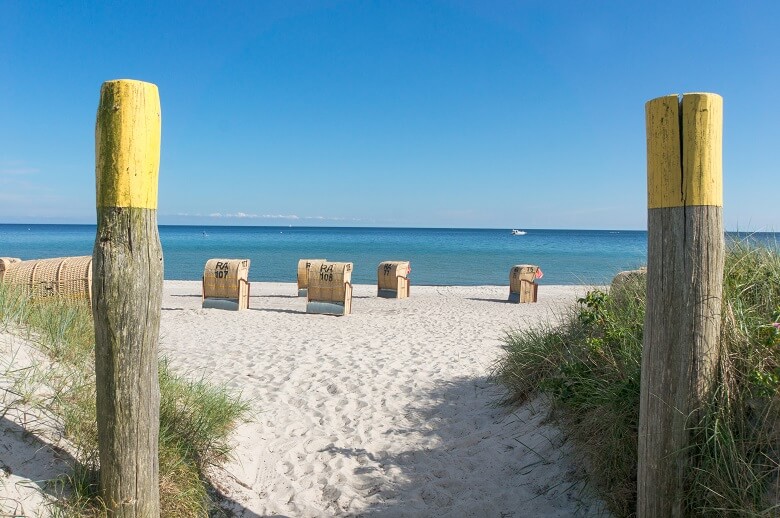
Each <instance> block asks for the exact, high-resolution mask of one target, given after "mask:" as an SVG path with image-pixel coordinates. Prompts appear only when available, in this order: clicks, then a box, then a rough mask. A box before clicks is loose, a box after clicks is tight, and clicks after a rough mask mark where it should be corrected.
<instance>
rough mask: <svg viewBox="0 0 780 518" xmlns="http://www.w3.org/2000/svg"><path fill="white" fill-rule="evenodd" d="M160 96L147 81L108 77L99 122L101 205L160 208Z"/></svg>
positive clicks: (97, 149) (97, 158) (97, 168)
mask: <svg viewBox="0 0 780 518" xmlns="http://www.w3.org/2000/svg"><path fill="white" fill-rule="evenodd" d="M160 137H161V122H160V96H159V93H158V91H157V86H156V85H154V84H152V83H145V82H143V81H134V80H129V79H118V80H114V81H106V82H105V83H103V86H102V87H101V89H100V104H99V105H98V111H97V122H96V123H95V178H96V182H97V206H98V207H136V208H146V209H157V185H158V177H159V172H160Z"/></svg>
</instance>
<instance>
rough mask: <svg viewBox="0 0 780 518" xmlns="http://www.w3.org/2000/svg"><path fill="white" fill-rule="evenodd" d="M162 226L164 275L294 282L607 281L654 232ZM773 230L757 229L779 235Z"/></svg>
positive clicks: (54, 251)
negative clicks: (325, 270) (237, 266)
mask: <svg viewBox="0 0 780 518" xmlns="http://www.w3.org/2000/svg"><path fill="white" fill-rule="evenodd" d="M526 230H527V232H528V233H527V234H526V235H524V236H513V235H512V234H511V232H510V231H509V229H501V230H490V229H411V228H327V227H326V228H323V227H213V226H165V225H161V226H160V241H161V242H162V247H163V254H164V258H165V259H164V260H165V278H166V279H174V280H199V279H200V277H201V275H202V273H203V267H204V265H205V263H206V260H207V259H210V258H220V257H221V258H249V259H251V261H252V264H251V268H250V275H249V277H250V280H253V281H282V282H294V281H295V276H296V268H297V265H298V259H301V258H319V257H323V258H327V259H329V260H331V261H351V262H352V263H354V267H355V269H354V272H353V275H352V282H354V283H356V284H373V283H375V282H376V268H377V265H378V264H379V263H380V262H381V261H387V260H409V261H411V263H412V274H411V279H412V285H415V284H416V285H504V284H507V283H508V278H509V269H510V267H511V266H512V265H515V264H526V263H527V264H538V265H539V266H541V268H542V270H543V271H544V278H542V279H541V280H540V281H539V282H540V283H541V284H604V283H608V282H609V281H610V280H611V279H612V277H613V276H614V275H615V274H616V273H617V272H619V271H621V270H627V269H633V268H637V267H639V266H642V265H644V264H646V263H647V233H646V232H644V231H606V230H533V229H526ZM775 236H776V234H763V235H758V237H759V239H761V240H766V241H767V242H776V241H775V239H776V238H775ZM94 239H95V226H94V225H2V224H0V256H10V257H21V258H22V259H39V258H47V257H63V256H74V255H92V246H93V242H94Z"/></svg>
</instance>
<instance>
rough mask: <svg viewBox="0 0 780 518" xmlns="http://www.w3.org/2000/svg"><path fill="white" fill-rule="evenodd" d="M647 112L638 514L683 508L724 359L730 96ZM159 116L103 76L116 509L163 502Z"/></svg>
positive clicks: (108, 418)
mask: <svg viewBox="0 0 780 518" xmlns="http://www.w3.org/2000/svg"><path fill="white" fill-rule="evenodd" d="M646 120H647V142H648V154H647V161H648V283H647V286H648V290H647V291H648V294H647V295H648V301H647V313H646V321H645V332H644V348H643V356H642V387H641V410H640V423H639V462H638V506H637V510H638V514H639V515H640V516H680V515H682V514H683V513H684V511H685V508H684V503H683V500H682V497H681V488H682V487H683V478H684V476H685V473H686V469H687V466H688V458H687V456H688V453H687V448H686V446H687V445H688V444H689V439H690V437H689V428H690V425H691V420H693V421H695V419H696V415H697V412H698V409H699V408H700V407H701V404H702V402H703V401H704V400H705V399H706V397H707V395H708V393H709V390H710V388H711V384H712V374H713V371H714V369H715V366H716V365H717V362H718V359H719V356H718V353H719V351H718V348H717V344H718V335H719V330H720V305H721V294H722V278H723V255H724V252H723V251H724V243H723V223H722V205H723V203H722V165H721V148H722V99H721V98H720V97H719V96H717V95H713V94H686V95H684V96H682V98H681V99H680V98H678V96H667V97H662V98H659V99H654V100H652V101H650V102H648V103H647V106H646ZM160 130H161V126H160V104H159V96H158V93H157V87H156V86H154V85H152V84H149V83H143V82H139V81H126V80H121V81H109V82H107V83H104V84H103V87H102V88H101V95H100V103H99V107H98V113H97V124H96V131H95V134H96V146H95V148H96V157H95V162H96V163H95V170H96V177H97V182H96V183H97V219H98V229H97V235H96V239H95V249H94V253H93V272H94V290H93V296H92V302H93V303H92V307H93V313H94V317H95V340H96V350H95V372H96V381H97V415H98V443H99V450H100V484H101V491H102V494H103V498H104V501H105V503H106V505H107V506H108V508H109V510H110V512H111V513H112V514H113V515H116V516H138V517H142V516H143V517H147V516H158V515H159V490H158V483H159V475H158V455H157V451H158V450H157V448H158V435H159V384H158V379H157V345H158V339H159V324H160V307H161V298H162V279H163V262H162V250H161V247H160V241H159V234H158V230H157V221H156V219H157V182H158V173H159V155H160ZM350 270H351V269H350Z"/></svg>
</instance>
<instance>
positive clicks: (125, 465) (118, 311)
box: [92, 80, 163, 518]
mask: <svg viewBox="0 0 780 518" xmlns="http://www.w3.org/2000/svg"><path fill="white" fill-rule="evenodd" d="M159 159H160V104H159V97H158V94H157V87H156V86H154V85H151V84H149V83H142V82H140V81H127V80H121V81H109V82H107V83H104V84H103V87H102V88H101V92H100V104H99V106H98V112H97V121H96V124H95V177H96V191H97V235H96V237H95V246H94V249H93V254H92V257H93V261H92V268H93V291H92V312H93V316H94V320H95V376H96V384H97V396H96V399H97V401H96V405H97V428H98V450H99V456H100V491H101V495H102V497H103V501H104V502H105V504H106V506H107V509H108V512H109V515H111V516H118V517H133V518H141V517H144V518H146V517H152V516H154V517H156V516H159V515H160V497H159V464H158V440H159V427H160V390H159V381H158V373H157V367H158V366H157V348H158V341H159V330H160V312H161V301H162V283H163V256H162V248H161V246H160V237H159V234H158V230H157V211H156V210H155V209H156V207H157V181H158V170H159Z"/></svg>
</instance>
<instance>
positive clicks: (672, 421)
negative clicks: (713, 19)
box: [637, 93, 725, 517]
mask: <svg viewBox="0 0 780 518" xmlns="http://www.w3.org/2000/svg"><path fill="white" fill-rule="evenodd" d="M645 111H646V122H647V185H648V222H647V229H648V232H647V234H648V235H647V240H648V242H647V252H648V260H647V312H646V315H645V327H644V344H643V351H642V382H641V396H640V415H639V458H638V473H637V483H638V500H637V514H638V516H640V517H656V516H658V517H661V516H664V517H666V516H682V515H683V514H685V512H686V509H685V504H684V501H683V498H682V492H683V489H684V488H683V484H684V479H685V476H686V474H687V471H688V470H689V467H690V464H689V452H688V450H687V446H688V445H689V443H690V435H691V430H690V428H691V426H694V425H695V424H696V422H697V415H698V412H699V409H700V408H701V405H702V403H703V402H705V401H706V398H707V396H708V393H709V391H710V388H711V386H712V381H713V375H714V371H715V369H716V367H717V362H718V355H719V350H718V347H719V345H718V344H719V334H720V310H721V294H722V289H723V258H724V248H725V245H724V236H723V217H722V210H723V209H722V207H723V181H722V175H723V173H722V162H721V159H722V140H723V138H722V135H723V99H722V98H721V97H720V96H719V95H715V94H707V93H691V94H684V95H683V96H682V98H680V97H678V96H677V95H669V96H666V97H659V98H658V99H653V100H651V101H649V102H648V103H647V104H646V106H645Z"/></svg>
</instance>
